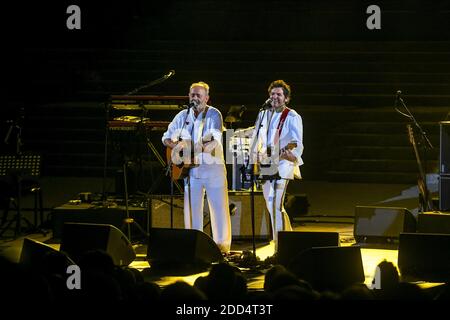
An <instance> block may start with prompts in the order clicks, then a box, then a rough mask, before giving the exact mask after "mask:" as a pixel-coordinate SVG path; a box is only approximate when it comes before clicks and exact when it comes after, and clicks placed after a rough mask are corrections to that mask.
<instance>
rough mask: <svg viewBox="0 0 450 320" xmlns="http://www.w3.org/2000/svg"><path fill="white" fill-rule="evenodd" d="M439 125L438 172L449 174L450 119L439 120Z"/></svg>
mask: <svg viewBox="0 0 450 320" xmlns="http://www.w3.org/2000/svg"><path fill="white" fill-rule="evenodd" d="M439 127H440V153H439V173H440V174H441V175H450V121H441V122H439Z"/></svg>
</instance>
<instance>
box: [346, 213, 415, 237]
mask: <svg viewBox="0 0 450 320" xmlns="http://www.w3.org/2000/svg"><path fill="white" fill-rule="evenodd" d="M415 231H416V219H415V218H414V216H413V215H412V213H411V212H410V211H409V210H408V209H406V208H398V207H373V206H356V209H355V223H354V225H353V235H354V237H355V240H356V242H368V243H394V242H395V243H397V242H398V238H399V235H400V233H401V232H415Z"/></svg>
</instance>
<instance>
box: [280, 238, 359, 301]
mask: <svg viewBox="0 0 450 320" xmlns="http://www.w3.org/2000/svg"><path fill="white" fill-rule="evenodd" d="M289 270H290V271H291V272H293V273H294V274H295V275H296V276H297V277H299V278H300V279H304V280H306V281H308V282H309V283H310V284H311V285H312V286H313V288H314V289H316V290H319V291H324V290H331V291H335V292H341V291H342V290H344V289H345V288H347V287H349V286H351V285H353V284H355V283H364V280H365V277H364V268H363V264H362V258H361V249H360V247H359V246H349V247H316V248H311V249H307V250H305V251H303V252H302V253H300V254H299V255H297V256H296V257H295V258H294V260H292V261H291V263H290V266H289Z"/></svg>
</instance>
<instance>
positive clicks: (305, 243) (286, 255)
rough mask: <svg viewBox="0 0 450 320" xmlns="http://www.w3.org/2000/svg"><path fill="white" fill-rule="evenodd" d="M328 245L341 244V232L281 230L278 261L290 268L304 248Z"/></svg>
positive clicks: (279, 233)
mask: <svg viewBox="0 0 450 320" xmlns="http://www.w3.org/2000/svg"><path fill="white" fill-rule="evenodd" d="M328 246H339V232H306V231H279V232H278V251H277V263H278V264H281V265H283V266H285V267H287V268H289V264H290V262H291V261H292V260H293V259H294V258H295V257H296V256H297V255H299V254H300V253H301V252H303V251H304V250H306V249H310V248H312V247H328Z"/></svg>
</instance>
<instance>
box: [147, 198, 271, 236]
mask: <svg viewBox="0 0 450 320" xmlns="http://www.w3.org/2000/svg"><path fill="white" fill-rule="evenodd" d="M170 200H171V199H170V195H162V196H152V197H151V199H150V201H151V202H150V203H151V205H150V216H151V226H152V227H153V228H171V224H170V222H171V215H170ZM228 200H229V208H228V209H229V213H230V215H231V228H232V229H231V232H232V237H233V239H234V240H239V239H250V238H251V237H252V216H251V214H252V210H251V193H250V192H241V191H229V192H228ZM183 207H184V198H183V196H182V195H177V196H174V198H173V211H172V212H173V214H172V224H173V228H176V229H184V213H183ZM203 208H204V215H203V217H204V219H203V224H204V228H203V232H204V233H206V234H208V235H209V236H211V228H210V225H209V207H208V202H207V199H206V198H205V203H204V206H203ZM270 226H271V225H270V217H269V213H268V211H267V209H266V203H265V201H264V196H263V194H262V192H260V191H256V192H255V237H256V238H257V239H268V238H270V236H271V229H270Z"/></svg>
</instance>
